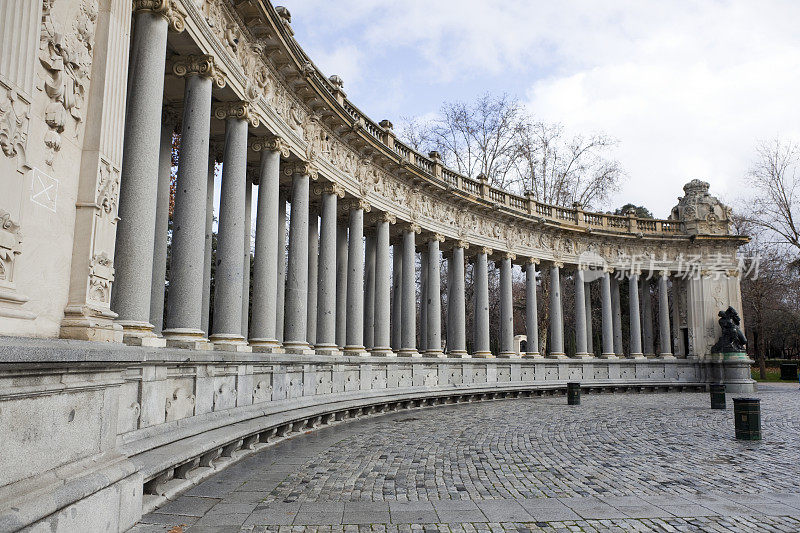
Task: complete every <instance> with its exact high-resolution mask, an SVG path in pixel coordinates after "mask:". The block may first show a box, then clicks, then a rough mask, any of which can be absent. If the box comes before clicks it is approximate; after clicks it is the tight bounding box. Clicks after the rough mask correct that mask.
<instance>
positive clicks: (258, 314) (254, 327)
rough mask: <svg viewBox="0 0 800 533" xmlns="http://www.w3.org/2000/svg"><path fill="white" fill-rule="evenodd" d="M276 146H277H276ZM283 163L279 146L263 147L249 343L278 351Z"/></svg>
mask: <svg viewBox="0 0 800 533" xmlns="http://www.w3.org/2000/svg"><path fill="white" fill-rule="evenodd" d="M276 148H277V147H276ZM280 164H281V154H280V151H278V150H277V149H275V150H270V149H266V148H265V149H262V152H261V167H260V169H259V180H258V206H257V207H256V243H255V256H254V257H253V310H252V317H251V322H250V344H251V345H252V346H253V349H254V350H257V351H276V350H277V349H278V347H279V346H280V342H279V341H278V334H277V329H276V328H277V324H278V322H277V309H278V291H277V287H278V262H277V261H276V260H275V258H276V257H277V256H278V246H279V245H282V244H283V241H282V237H283V235H281V234H280V231H281V230H280V224H279V217H280V213H279V211H280V209H279V203H280V193H279V190H278V188H279V185H280Z"/></svg>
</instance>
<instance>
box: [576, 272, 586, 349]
mask: <svg viewBox="0 0 800 533" xmlns="http://www.w3.org/2000/svg"><path fill="white" fill-rule="evenodd" d="M574 276H575V279H574V281H575V356H576V357H589V345H588V342H587V340H586V283H585V281H584V279H585V276H584V271H583V270H581V269H580V268H578V269H577V270H576V271H575V274H574Z"/></svg>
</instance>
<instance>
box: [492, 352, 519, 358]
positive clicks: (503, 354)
mask: <svg viewBox="0 0 800 533" xmlns="http://www.w3.org/2000/svg"><path fill="white" fill-rule="evenodd" d="M497 357H499V358H501V359H519V358H520V357H522V355H521V354H518V353H517V352H500V353H499V354H497Z"/></svg>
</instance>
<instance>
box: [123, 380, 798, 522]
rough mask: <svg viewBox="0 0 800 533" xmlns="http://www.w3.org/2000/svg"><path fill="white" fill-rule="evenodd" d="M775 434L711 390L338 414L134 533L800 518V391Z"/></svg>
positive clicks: (771, 409) (768, 419) (771, 415)
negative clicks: (742, 438)
mask: <svg viewBox="0 0 800 533" xmlns="http://www.w3.org/2000/svg"><path fill="white" fill-rule="evenodd" d="M758 396H760V397H761V399H762V402H761V404H762V419H763V422H762V424H763V437H764V440H762V441H761V442H756V443H742V442H737V441H736V440H735V439H734V438H733V435H734V432H733V407H732V400H731V397H730V396H729V397H728V403H729V409H728V410H726V411H719V410H711V409H709V397H708V394H705V393H672V394H615V395H611V394H603V395H597V394H594V395H586V394H584V396H583V398H582V404H581V405H580V406H568V405H566V399H565V398H563V397H543V398H531V399H515V400H503V401H494V402H484V403H475V404H462V405H453V406H443V407H436V408H429V409H423V410H410V411H403V412H399V413H393V414H390V415H383V416H376V417H370V418H366V419H364V420H359V421H355V422H350V423H342V424H337V425H335V426H331V427H328V428H324V429H322V430H318V431H316V432H312V433H308V434H305V435H300V436H297V437H293V438H290V439H287V440H285V441H283V442H280V443H278V444H276V445H275V446H272V447H270V448H267V449H265V450H264V451H262V452H260V453H258V454H256V455H254V456H252V457H249V458H247V459H245V460H243V461H241V462H239V463H237V464H235V465H233V466H231V467H230V468H228V469H227V470H225V471H223V472H221V473H220V474H217V475H216V476H214V477H212V478H210V479H209V480H207V481H205V482H203V483H201V484H200V485H198V486H196V487H194V488H192V489H190V490H189V491H187V492H186V493H184V494H183V495H182V496H180V497H178V498H177V499H176V500H174V501H172V502H169V503H167V504H166V505H163V506H162V507H160V508H159V509H157V510H156V511H155V512H153V513H150V514H148V515H146V516H144V517H143V519H142V520H141V522H140V523H139V524H138V525H136V526H135V527H134V528H133V529H132V530H131V531H133V532H136V533H150V532H164V531H169V530H170V529H171V528H174V526H182V527H180V528H178V529H173V532H175V531H191V532H192V533H200V532H228V531H252V532H260V531H302V530H310V531H326V532H327V531H343V532H344V531H353V532H361V531H387V532H394V531H425V532H427V531H515V532H518V533H526V532H527V531H553V532H555V531H559V532H560V531H748V532H749V531H780V532H794V531H800V434H799V433H798V429H800V408H799V407H798V406H800V403H798V402H799V401H800V391H798V390H797V385H768V386H763V387H762V390H761V392H760V393H758Z"/></svg>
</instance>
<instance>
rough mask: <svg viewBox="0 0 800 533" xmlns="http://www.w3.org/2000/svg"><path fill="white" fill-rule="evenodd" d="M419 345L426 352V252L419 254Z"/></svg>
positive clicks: (425, 250) (422, 251)
mask: <svg viewBox="0 0 800 533" xmlns="http://www.w3.org/2000/svg"><path fill="white" fill-rule="evenodd" d="M419 269H420V273H419V345H420V348H421V351H422V352H423V353H424V352H426V351H428V250H427V249H425V248H423V249H422V250H420V252H419Z"/></svg>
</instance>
